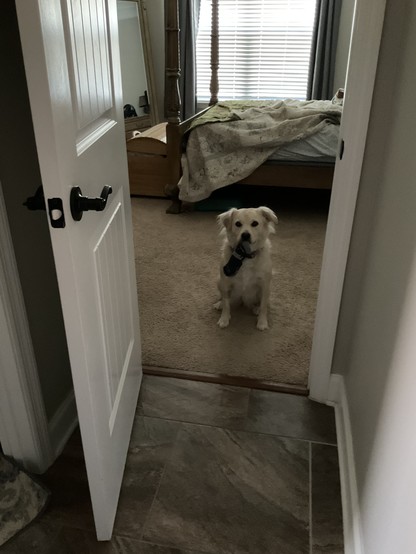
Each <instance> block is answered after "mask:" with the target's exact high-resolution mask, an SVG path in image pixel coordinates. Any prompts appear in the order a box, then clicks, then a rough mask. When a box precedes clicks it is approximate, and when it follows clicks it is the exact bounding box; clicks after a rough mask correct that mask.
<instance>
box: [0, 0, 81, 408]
mask: <svg viewBox="0 0 416 554" xmlns="http://www.w3.org/2000/svg"><path fill="white" fill-rule="evenodd" d="M1 17H2V26H1V27H2V32H1V34H0V37H1V38H0V43H1V47H0V67H1V81H2V86H1V87H0V106H1V107H2V109H1V114H2V115H1V125H0V152H1V159H0V180H1V183H2V187H3V193H4V198H5V203H6V209H7V214H8V218H9V224H10V230H11V234H12V240H13V245H14V248H15V254H16V258H17V265H18V269H19V274H20V281H21V285H22V289H23V295H24V299H25V304H26V309H27V313H28V318H29V326H30V331H31V335H32V340H33V346H34V350H35V356H36V361H37V366H38V372H39V378H40V382H41V387H42V392H43V397H44V402H45V407H46V412H47V416H48V419H50V418H51V417H52V416H53V415H54V413H55V411H56V409H57V408H58V407H59V406H60V404H61V402H63V400H64V399H65V397H66V396H67V394H68V393H69V392H70V390H71V389H72V380H71V374H70V366H69V359H68V351H67V345H66V338H65V333H64V327H63V319H62V311H61V305H60V300H59V294H58V286H57V280H56V273H55V266H54V261H53V256H52V246H51V240H50V235H49V229H48V224H47V220H46V212H44V211H34V212H30V211H29V210H27V209H26V208H25V207H24V206H22V203H23V202H24V201H25V199H26V198H27V197H28V196H32V195H33V194H34V192H35V190H36V189H37V187H38V186H39V185H40V184H41V178H40V173H39V166H38V159H37V152H36V145H35V139H34V135H33V127H32V118H31V113H30V107H29V99H28V94H27V87H26V79H25V74H24V67H23V60H22V53H21V47H20V39H19V35H18V27H17V20H16V13H15V7H14V1H13V0H6V1H5V2H3V3H2V15H1Z"/></svg>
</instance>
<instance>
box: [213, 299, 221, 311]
mask: <svg viewBox="0 0 416 554" xmlns="http://www.w3.org/2000/svg"><path fill="white" fill-rule="evenodd" d="M214 310H218V311H219V310H222V300H218V302H215V304H214Z"/></svg>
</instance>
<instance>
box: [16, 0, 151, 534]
mask: <svg viewBox="0 0 416 554" xmlns="http://www.w3.org/2000/svg"><path fill="white" fill-rule="evenodd" d="M16 6H17V12H18V20H19V28H20V33H21V41H22V47H23V56H24V62H25V68H26V75H27V81H28V89H29V96H30V102H31V108H32V116H33V124H34V130H35V137H36V144H37V149H38V156H39V164H40V168H41V175H42V181H43V188H44V193H45V198H46V200H47V202H48V200H49V199H51V198H61V199H62V202H63V209H64V215H65V222H66V224H65V227H64V228H59V229H56V228H54V227H52V224H51V220H50V219H48V221H49V224H50V232H51V238H52V246H53V252H54V258H55V266H56V272H57V277H58V283H59V290H60V296H61V303H62V310H63V314H64V321H65V329H66V335H67V341H68V350H69V355H70V361H71V370H72V376H73V382H74V390H75V397H76V402H77V409H78V417H79V422H80V429H81V436H82V441H83V448H84V454H85V461H86V466H87V473H88V481H89V486H90V493H91V500H92V505H93V511H94V518H95V523H96V529H97V537H98V538H99V539H101V540H107V539H109V538H110V537H111V533H112V528H113V522H114V518H115V513H116V508H117V502H118V496H119V492H120V487H121V481H122V477H123V471H124V465H125V461H126V456H127V450H128V445H129V440H130V433H131V428H132V424H133V418H134V413H135V409H136V403H137V397H138V392H139V386H140V382H141V375H142V372H141V361H140V335H139V317H138V306H137V291H136V277H135V270H134V250H133V239H132V222H131V206H130V196H129V185H128V173H127V159H126V149H125V141H124V120H123V110H122V91H121V76H120V62H119V52H118V34H117V32H118V31H117V9H116V3H115V0H108V1H104V0H66V1H65V0H62V1H60V0H33V1H31V2H27V0H17V2H16ZM104 185H110V186H111V187H112V194H110V195H109V197H108V200H107V204H106V206H105V209H104V210H102V211H86V212H84V213H83V215H82V218H81V220H79V221H75V220H74V219H73V218H72V216H71V210H70V193H71V189H72V188H73V187H76V186H77V187H80V188H81V191H82V194H83V195H84V196H87V197H90V198H91V197H98V196H99V195H100V193H101V190H102V188H103V186H104Z"/></svg>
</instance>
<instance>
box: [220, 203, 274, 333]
mask: <svg viewBox="0 0 416 554" xmlns="http://www.w3.org/2000/svg"><path fill="white" fill-rule="evenodd" d="M218 223H219V225H220V229H221V232H220V235H221V236H223V238H224V242H223V247H222V260H221V268H220V278H219V280H218V289H219V291H220V294H221V300H220V301H219V302H217V303H216V304H215V306H214V307H215V308H216V309H217V310H221V311H222V313H221V317H220V319H219V320H218V325H219V326H220V327H222V328H224V327H227V326H228V324H229V323H230V319H231V311H230V306H231V304H234V303H238V302H242V303H243V304H244V305H246V306H247V307H249V308H250V309H252V310H253V311H254V313H255V314H256V315H257V316H258V317H257V329H260V331H263V330H264V329H268V327H269V325H268V321H267V308H268V303H269V296H270V282H271V278H272V260H271V243H270V240H269V236H270V234H271V233H274V232H275V225H276V224H277V216H276V214H275V213H274V212H273V211H272V210H270V208H266V207H264V206H262V207H260V208H241V209H236V208H232V209H231V210H229V211H228V212H225V213H223V214H220V215H219V216H218Z"/></svg>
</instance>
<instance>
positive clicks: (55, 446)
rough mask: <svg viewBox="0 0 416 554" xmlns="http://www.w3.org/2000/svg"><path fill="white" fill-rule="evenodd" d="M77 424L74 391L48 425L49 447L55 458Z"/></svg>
mask: <svg viewBox="0 0 416 554" xmlns="http://www.w3.org/2000/svg"><path fill="white" fill-rule="evenodd" d="M77 424H78V413H77V407H76V404H75V396H74V391H73V390H71V392H70V393H69V394H68V395H67V397H66V398H65V400H64V401H63V402H62V403H61V405H60V406H59V408H58V409H57V410H56V412H55V414H54V416H53V417H52V419H51V420H50V422H49V424H48V427H49V436H50V441H51V446H52V450H53V453H54V456H55V458H57V457H58V456H59V454H61V452H62V450H63V449H64V446H65V444H66V443H67V441H68V439H69V437H70V436H71V435H72V433H73V432H74V429H75V427H76V426H77Z"/></svg>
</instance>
